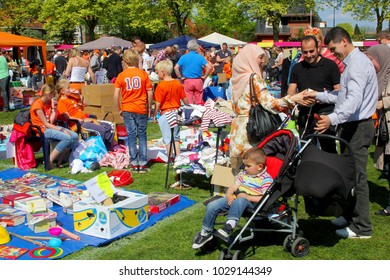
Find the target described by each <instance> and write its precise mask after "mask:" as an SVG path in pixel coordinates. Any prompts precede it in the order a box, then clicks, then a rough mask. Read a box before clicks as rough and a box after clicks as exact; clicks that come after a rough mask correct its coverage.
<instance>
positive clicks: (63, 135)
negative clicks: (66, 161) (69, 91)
mask: <svg viewBox="0 0 390 280" xmlns="http://www.w3.org/2000/svg"><path fill="white" fill-rule="evenodd" d="M55 95H56V91H55V88H54V86H53V85H51V84H45V85H44V86H43V87H42V90H41V96H40V98H37V99H36V100H35V101H34V102H33V104H32V105H31V107H30V118H31V123H32V124H33V125H37V126H39V127H40V128H41V130H42V132H43V133H44V135H45V138H46V139H49V140H55V141H59V142H58V144H57V146H56V147H55V148H54V149H53V151H52V152H51V153H50V163H49V169H53V168H54V161H55V160H56V159H58V160H57V164H58V166H61V164H62V158H63V156H64V154H65V153H66V152H67V150H68V149H69V148H70V149H74V148H76V147H77V145H78V139H79V138H78V136H77V133H74V132H73V131H71V130H69V129H66V128H64V127H61V126H57V125H55V124H54V123H55V121H56V118H57V100H56V99H55Z"/></svg>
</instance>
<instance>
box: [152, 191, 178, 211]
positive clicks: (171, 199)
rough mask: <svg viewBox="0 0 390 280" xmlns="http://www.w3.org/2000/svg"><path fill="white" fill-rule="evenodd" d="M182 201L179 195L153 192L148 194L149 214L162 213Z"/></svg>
mask: <svg viewBox="0 0 390 280" xmlns="http://www.w3.org/2000/svg"><path fill="white" fill-rule="evenodd" d="M178 201H180V195H179V194H171V193H163V192H152V193H149V194H148V202H149V212H150V213H160V212H161V211H163V210H165V209H166V208H168V207H169V206H171V205H173V204H175V203H176V202H178Z"/></svg>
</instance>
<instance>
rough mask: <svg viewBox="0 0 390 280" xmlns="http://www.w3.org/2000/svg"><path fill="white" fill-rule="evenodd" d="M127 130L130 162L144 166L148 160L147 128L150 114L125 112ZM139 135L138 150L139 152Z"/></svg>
mask: <svg viewBox="0 0 390 280" xmlns="http://www.w3.org/2000/svg"><path fill="white" fill-rule="evenodd" d="M123 119H124V121H125V126H126V131H127V144H128V146H129V152H130V163H131V164H132V165H139V166H143V165H146V164H147V162H148V159H147V148H148V147H147V143H146V128H147V125H148V115H146V114H136V113H132V112H123ZM137 137H138V152H137Z"/></svg>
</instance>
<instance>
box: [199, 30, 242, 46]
mask: <svg viewBox="0 0 390 280" xmlns="http://www.w3.org/2000/svg"><path fill="white" fill-rule="evenodd" d="M199 40H202V41H205V42H209V43H214V44H218V45H222V43H226V44H227V45H228V46H244V45H246V44H247V42H244V41H240V40H237V39H234V38H230V37H228V36H225V35H222V34H220V33H218V32H214V33H211V34H209V35H207V36H204V37H202V38H199Z"/></svg>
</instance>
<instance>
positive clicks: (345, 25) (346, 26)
mask: <svg viewBox="0 0 390 280" xmlns="http://www.w3.org/2000/svg"><path fill="white" fill-rule="evenodd" d="M337 26H339V27H342V28H344V29H345V31H347V32H348V34H349V36H351V38H352V37H353V27H352V25H351V24H350V23H348V22H343V23H339V24H337Z"/></svg>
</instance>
